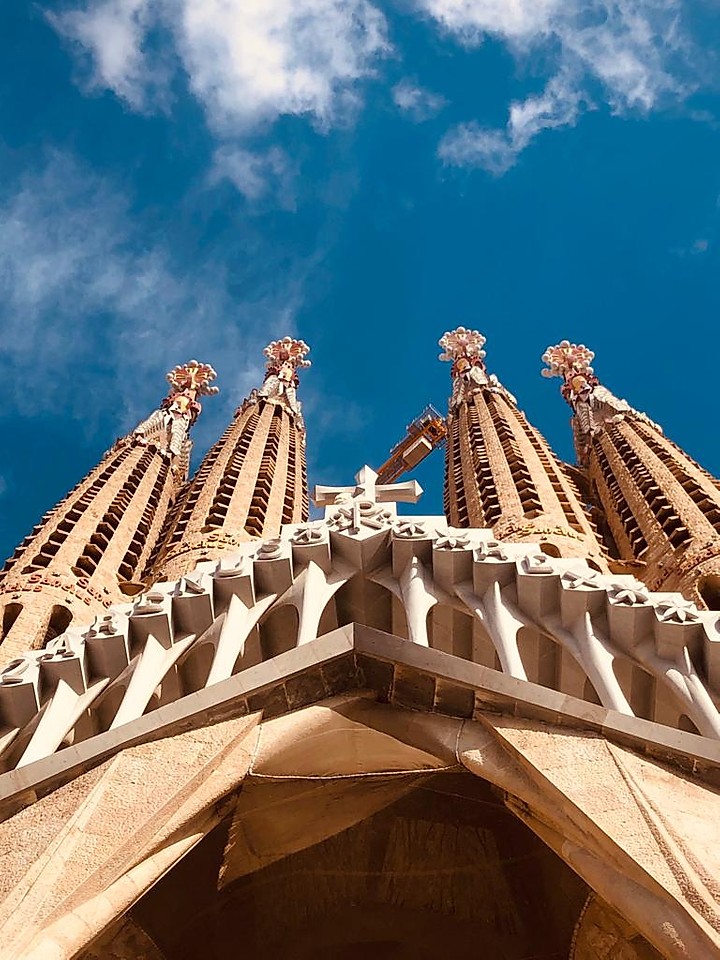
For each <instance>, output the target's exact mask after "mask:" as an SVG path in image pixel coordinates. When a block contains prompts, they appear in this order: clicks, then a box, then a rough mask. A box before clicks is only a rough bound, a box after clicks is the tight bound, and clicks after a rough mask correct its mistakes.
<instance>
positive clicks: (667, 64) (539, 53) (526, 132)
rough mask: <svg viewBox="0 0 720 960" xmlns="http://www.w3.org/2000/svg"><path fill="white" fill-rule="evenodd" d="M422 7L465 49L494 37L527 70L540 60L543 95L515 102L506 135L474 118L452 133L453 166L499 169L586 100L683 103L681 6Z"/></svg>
mask: <svg viewBox="0 0 720 960" xmlns="http://www.w3.org/2000/svg"><path fill="white" fill-rule="evenodd" d="M417 7H418V9H419V10H420V11H421V12H423V13H424V14H425V15H427V16H429V17H430V18H432V19H433V20H434V21H435V22H436V23H437V24H438V25H439V26H440V28H441V29H442V30H444V31H446V32H447V33H448V34H450V35H452V36H454V37H455V38H456V39H457V40H458V42H460V43H462V44H465V45H475V44H479V43H481V42H482V41H483V40H484V39H485V38H486V37H492V38H494V39H496V40H499V41H500V42H502V43H505V44H506V45H507V46H508V48H509V49H510V50H511V52H512V53H513V55H514V57H515V59H516V60H517V62H518V63H519V64H521V65H522V66H523V67H525V68H527V69H528V70H532V69H533V68H536V67H537V65H538V64H542V66H543V68H544V69H545V70H546V72H548V73H549V74H550V77H551V79H550V80H549V82H548V84H547V86H546V88H545V90H544V92H543V93H541V94H540V95H533V96H531V97H529V98H527V99H526V100H524V101H517V102H514V103H512V104H511V105H510V108H509V115H508V122H507V125H506V127H505V128H504V129H503V130H492V129H485V128H482V127H481V126H479V125H477V124H476V123H474V122H469V123H467V124H464V125H461V126H459V127H458V128H457V129H455V130H452V131H450V132H449V133H448V135H447V137H446V138H445V139H444V141H443V142H442V144H441V147H440V155H441V156H442V158H443V159H444V160H445V161H446V162H447V163H451V164H468V165H476V166H482V167H485V168H486V169H488V170H490V171H491V172H493V173H496V174H498V173H502V172H504V171H505V170H507V168H508V167H509V166H511V165H512V163H513V162H514V161H515V159H516V158H517V156H518V154H519V153H520V152H521V151H522V150H523V149H524V148H525V147H526V146H527V145H528V144H529V143H530V141H531V140H532V139H533V138H534V137H535V136H537V134H538V133H540V132H541V131H542V130H546V129H550V128H555V127H559V126H568V125H572V124H574V123H575V122H576V121H577V119H578V116H579V114H580V111H581V107H582V105H583V104H592V103H595V102H599V101H604V102H606V103H607V104H608V105H609V107H610V109H611V110H612V111H614V112H615V113H626V112H640V113H643V112H648V111H651V110H654V109H658V108H661V107H663V106H665V105H667V104H669V103H677V102H678V101H682V100H683V99H684V98H686V97H687V96H688V95H689V94H690V93H691V92H692V90H693V89H694V85H695V82H696V80H695V77H696V76H697V74H696V72H695V71H696V68H697V64H695V63H693V56H694V50H693V46H692V43H691V40H690V38H689V36H688V34H687V32H686V31H685V30H684V28H683V24H682V12H683V8H682V4H681V2H680V0H594V2H590V0H513V2H512V3H509V2H507V0H417Z"/></svg>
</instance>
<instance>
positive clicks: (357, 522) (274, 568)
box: [0, 327, 720, 960]
mask: <svg viewBox="0 0 720 960" xmlns="http://www.w3.org/2000/svg"><path fill="white" fill-rule="evenodd" d="M484 343H485V340H484V337H482V335H481V334H479V333H478V332H477V331H474V330H466V329H464V328H462V327H460V328H458V329H456V330H453V331H451V332H448V333H446V334H445V335H444V336H443V337H442V338H441V340H440V345H441V347H442V351H443V352H442V353H441V355H440V359H441V360H444V361H448V362H449V363H450V364H451V367H450V372H451V396H450V402H449V410H448V416H447V421H446V431H447V433H446V443H445V458H446V463H445V516H443V517H437V516H422V515H416V514H412V515H408V514H404V513H403V509H402V504H403V503H406V502H415V501H417V499H418V497H419V495H420V494H421V492H422V491H421V490H420V488H419V487H418V485H417V484H416V483H415V482H413V481H403V482H398V483H394V484H386V483H383V482H382V480H381V478H379V477H378V475H377V473H375V472H374V471H373V470H372V469H370V468H369V467H367V466H366V467H363V468H362V469H361V470H360V471H359V473H358V474H357V476H356V481H355V483H354V484H351V485H348V486H336V487H331V486H318V487H316V488H315V490H314V493H313V501H314V503H315V505H316V507H317V508H318V509H319V511H320V512H321V514H322V515H321V516H319V517H318V519H312V520H310V519H309V513H308V511H309V496H308V490H307V475H306V459H305V446H306V439H305V426H304V422H303V418H302V412H301V405H300V403H299V401H298V399H297V392H298V388H299V376H298V374H299V371H301V370H302V369H303V368H306V367H308V366H309V365H310V364H309V361H308V360H307V359H306V356H307V353H308V347H307V345H306V344H305V343H303V342H302V341H300V340H293V339H291V338H285V339H284V340H279V341H275V342H273V343H271V344H270V345H269V346H268V347H267V348H266V350H265V356H266V360H267V373H266V377H265V380H264V382H263V383H262V385H260V386H259V387H258V388H257V389H256V390H254V391H253V392H252V393H251V395H250V396H249V397H247V398H245V399H244V400H243V401H242V402H241V403H240V406H239V407H238V409H237V411H236V413H235V416H234V417H233V420H232V422H231V423H230V424H229V426H228V427H227V429H226V431H225V433H224V434H223V435H222V436H221V437H220V439H219V440H218V441H217V442H216V443H215V444H214V446H212V447H211V449H210V450H209V451H208V453H207V454H206V455H205V457H204V458H203V460H202V462H201V463H200V465H199V467H198V469H197V471H196V472H195V474H194V475H193V476H192V477H190V478H189V477H188V470H189V463H190V452H191V439H190V433H191V428H192V425H193V423H194V422H195V420H196V419H197V417H198V416H199V415H200V412H201V399H202V398H204V397H210V396H211V395H212V394H213V393H215V392H217V388H216V387H215V386H214V383H213V381H214V380H215V371H214V370H213V369H212V367H210V366H209V365H207V364H204V363H199V362H198V361H190V362H189V363H186V364H184V365H181V366H178V367H176V368H175V369H174V370H173V371H171V373H170V374H169V375H168V381H169V385H170V390H169V393H168V395H167V396H166V397H165V399H164V400H163V401H162V402H161V403H160V406H159V407H158V409H157V410H155V411H153V412H151V413H150V415H149V416H148V417H147V418H146V419H145V420H144V421H143V422H142V423H140V424H139V425H138V426H137V427H136V428H135V429H134V430H133V431H132V433H130V434H129V435H128V436H126V437H123V438H121V439H120V440H118V441H117V442H116V443H115V444H114V446H113V447H112V448H111V449H110V450H109V451H108V452H107V454H105V456H104V457H103V459H102V460H101V462H100V463H99V464H98V465H97V466H96V467H95V468H94V469H93V470H92V471H91V472H90V473H89V474H88V475H87V476H86V477H85V478H84V479H83V480H81V481H80V482H79V483H78V485H77V486H76V487H75V488H74V489H73V490H72V491H71V492H70V493H69V494H68V495H67V497H66V498H65V499H64V500H63V501H62V502H60V503H59V504H58V505H57V506H56V507H54V508H53V509H52V510H50V511H49V512H48V513H46V514H45V515H44V516H43V517H42V519H41V521H40V523H39V524H38V525H37V526H35V527H34V528H33V530H32V531H31V532H30V534H29V535H28V536H27V537H26V538H25V540H24V541H23V542H22V543H21V544H20V545H19V546H18V548H17V549H16V550H15V552H14V554H13V555H12V556H11V557H10V558H9V559H8V560H7V562H6V563H5V566H4V567H3V569H2V571H1V572H0V818H1V821H0V866H1V868H2V869H0V888H2V892H1V893H0V958H2V960H21V958H33V960H70V958H77V960H101V958H103V960H136V958H146V960H192V958H203V960H227V958H234V957H242V958H248V960H255V958H257V960H271V958H276V957H282V958H287V960H310V958H313V960H317V958H319V960H360V958H363V960H364V958H373V960H382V958H393V960H394V958H399V960H404V958H408V960H409V958H413V960H430V958H433V960H434V958H437V957H438V956H442V957H443V958H448V960H461V958H462V960H465V958H467V957H469V956H481V957H487V958H492V960H529V958H540V957H542V958H544V960H656V958H668V960H705V958H709V957H720V802H719V798H718V785H719V784H720V713H719V712H718V705H719V704H720V482H719V481H718V480H716V479H714V478H713V477H712V476H710V475H709V474H708V473H707V472H706V471H705V470H703V469H702V467H700V466H699V465H698V464H697V463H695V462H694V461H693V460H692V459H691V458H690V457H688V456H687V454H685V453H684V452H683V451H682V450H681V449H680V448H678V447H677V446H676V445H675V444H673V443H672V442H671V441H670V440H668V439H667V438H666V437H665V436H664V434H663V431H662V430H661V428H660V427H659V426H658V425H657V424H655V423H653V421H652V420H650V419H649V418H648V417H647V416H646V415H645V414H643V413H640V412H638V411H637V410H634V409H633V408H632V407H631V406H630V405H629V404H628V403H627V402H626V401H624V400H621V399H619V398H617V397H616V396H614V395H613V394H612V393H611V392H610V391H609V390H608V389H607V388H605V387H604V386H602V384H601V383H600V381H599V380H598V378H597V377H596V376H595V373H594V371H593V368H592V366H591V362H592V360H593V355H592V353H591V352H590V351H589V350H588V349H587V348H585V347H584V346H582V345H576V344H571V343H569V342H567V341H563V342H562V343H560V344H558V345H557V346H554V347H550V348H548V350H547V351H546V353H545V355H544V357H543V360H544V362H545V364H546V367H545V370H544V373H545V375H547V376H549V377H557V378H559V380H560V384H561V391H562V395H563V397H564V398H565V400H566V401H567V402H568V404H569V405H570V407H571V411H572V429H573V431H574V439H575V446H576V452H577V463H576V464H575V465H573V466H570V465H568V464H565V463H563V462H561V461H560V460H559V459H558V458H557V457H556V455H555V454H554V453H553V451H552V449H551V448H550V447H549V445H548V444H547V442H546V441H545V439H544V438H543V437H542V435H541V434H540V433H539V432H538V431H537V430H536V429H535V427H534V426H533V425H532V424H531V423H530V422H529V421H528V420H527V418H526V417H525V415H524V414H523V412H522V411H520V410H519V409H518V406H517V403H516V401H515V398H514V397H513V395H512V394H511V393H510V392H509V390H508V389H507V388H506V387H505V386H504V384H503V383H501V381H500V380H499V379H498V378H497V376H496V375H495V374H493V373H489V372H488V369H487V367H486V364H485V351H484ZM210 402H211V401H210Z"/></svg>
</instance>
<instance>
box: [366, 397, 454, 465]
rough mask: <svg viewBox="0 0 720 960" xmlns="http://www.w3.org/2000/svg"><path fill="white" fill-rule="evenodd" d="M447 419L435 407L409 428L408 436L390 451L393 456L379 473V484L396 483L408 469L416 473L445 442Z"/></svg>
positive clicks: (426, 411)
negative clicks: (417, 468) (424, 461)
mask: <svg viewBox="0 0 720 960" xmlns="http://www.w3.org/2000/svg"><path fill="white" fill-rule="evenodd" d="M446 436H447V424H446V422H445V417H444V416H443V415H442V414H441V413H440V411H439V410H436V409H435V407H433V405H432V404H430V405H429V406H427V407H425V409H424V410H423V412H422V413H421V414H420V415H419V416H417V417H415V419H414V420H413V421H412V423H409V424H408V425H407V427H406V431H405V436H404V437H403V439H402V440H401V441H400V443H398V444H396V445H395V446H394V447H393V448H392V450H391V451H390V456H389V457H388V458H387V460H386V461H385V463H384V464H383V465H382V466H381V467H380V469H379V470H378V483H392V482H393V481H394V480H397V478H398V477H400V476H402V474H403V473H405V471H406V470H412V468H413V467H416V466H417V465H418V464H419V463H421V462H422V461H423V460H424V459H425V457H427V455H428V454H430V453H432V452H433V450H435V449H437V447H441V446H442V445H443V444H444V443H445V437H446Z"/></svg>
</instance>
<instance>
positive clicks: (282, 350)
mask: <svg viewBox="0 0 720 960" xmlns="http://www.w3.org/2000/svg"><path fill="white" fill-rule="evenodd" d="M263 353H264V354H265V356H266V357H267V362H266V364H265V366H266V367H267V372H268V375H270V374H278V373H279V372H280V370H281V369H282V368H283V367H285V366H291V367H292V369H293V371H295V370H297V369H298V367H299V368H301V369H303V368H305V367H310V366H312V363H311V361H310V360H306V359H305V356H306V354H308V353H310V347H309V346H308V345H307V344H306V343H305V341H304V340H295V339H294V338H293V337H283V339H282V340H273V341H272V343H269V344H268V345H267V346H266V347H265V349H264V350H263Z"/></svg>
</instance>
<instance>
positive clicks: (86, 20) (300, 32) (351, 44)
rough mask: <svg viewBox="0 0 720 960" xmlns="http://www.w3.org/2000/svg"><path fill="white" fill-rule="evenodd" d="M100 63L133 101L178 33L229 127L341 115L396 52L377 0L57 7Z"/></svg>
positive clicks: (194, 86) (156, 76) (144, 93)
mask: <svg viewBox="0 0 720 960" xmlns="http://www.w3.org/2000/svg"><path fill="white" fill-rule="evenodd" d="M51 21H52V22H53V23H54V24H55V26H56V28H57V29H58V30H59V31H60V32H62V33H63V34H64V35H65V36H67V37H69V38H70V39H71V40H73V41H75V42H76V43H77V44H79V45H80V46H81V48H82V49H83V50H84V51H85V53H86V54H87V55H88V56H89V57H90V59H91V63H92V81H93V83H94V84H95V85H96V86H97V87H101V88H107V89H111V90H113V91H114V92H115V93H116V94H117V95H118V96H120V97H122V98H124V99H125V100H126V101H127V102H128V103H129V104H131V105H132V106H134V107H137V106H139V105H142V104H145V103H146V102H148V101H149V100H151V99H152V98H153V97H155V99H157V97H158V95H159V96H160V97H161V98H162V96H167V91H165V92H164V93H162V92H161V93H158V91H159V90H160V87H161V86H162V84H161V82H160V77H163V76H164V77H165V81H166V83H169V81H170V77H169V75H168V74H167V72H166V70H165V68H164V67H162V66H161V67H160V68H159V67H158V63H160V64H161V65H162V64H163V63H164V62H165V63H167V57H166V58H165V61H164V60H163V57H162V56H161V54H160V53H159V52H158V44H159V41H158V39H157V35H153V33H152V32H153V30H155V34H157V33H158V31H159V32H160V34H162V33H163V32H164V34H165V35H167V36H170V35H171V36H172V37H173V39H174V47H175V53H176V54H177V56H178V57H179V60H180V62H181V64H182V67H183V68H184V70H185V73H186V75H187V79H188V84H189V86H190V89H191V91H192V92H193V94H194V95H195V96H196V97H197V99H198V100H199V101H200V103H201V104H202V105H203V107H204V109H205V111H206V113H207V116H208V119H209V122H210V123H211V125H212V126H213V128H214V129H215V130H216V131H218V132H221V133H223V134H225V135H227V134H229V133H236V132H238V130H243V129H247V128H248V127H250V126H253V125H256V124H258V123H261V122H268V121H273V120H275V119H276V118H277V117H279V116H281V115H286V114H296V115H306V116H309V117H310V118H312V119H313V121H314V122H316V123H318V124H320V125H327V124H330V123H332V122H334V121H335V120H337V119H339V118H340V119H341V118H342V117H343V116H344V115H345V114H346V113H347V110H348V108H349V107H351V106H352V105H353V103H354V102H355V100H356V97H357V89H356V88H357V83H358V81H360V80H361V79H362V78H364V77H367V76H369V75H370V74H371V73H372V71H373V69H374V66H375V63H376V61H377V60H378V58H379V57H381V56H383V55H385V54H386V53H388V52H389V45H388V41H387V38H386V22H385V18H384V16H383V14H382V13H381V12H380V10H378V9H377V7H375V6H374V5H373V4H372V3H371V2H370V0H175V2H171V0H84V2H83V3H82V5H81V6H78V7H76V8H74V9H71V10H68V11H66V12H64V13H60V14H55V15H52V16H51Z"/></svg>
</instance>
